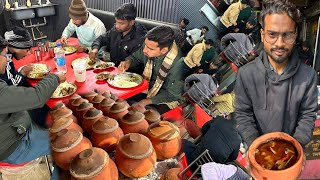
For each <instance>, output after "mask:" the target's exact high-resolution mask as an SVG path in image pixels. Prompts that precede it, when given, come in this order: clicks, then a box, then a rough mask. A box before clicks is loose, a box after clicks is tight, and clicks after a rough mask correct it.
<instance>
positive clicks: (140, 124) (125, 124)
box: [119, 111, 149, 134]
mask: <svg viewBox="0 0 320 180" xmlns="http://www.w3.org/2000/svg"><path fill="white" fill-rule="evenodd" d="M119 124H120V127H121V129H122V130H123V133H124V134H128V133H140V134H146V133H147V131H148V127H149V124H148V122H147V121H146V120H145V119H144V115H143V114H142V113H141V112H139V111H129V112H128V113H127V114H126V115H124V116H123V117H122V118H121V119H120V120H119Z"/></svg>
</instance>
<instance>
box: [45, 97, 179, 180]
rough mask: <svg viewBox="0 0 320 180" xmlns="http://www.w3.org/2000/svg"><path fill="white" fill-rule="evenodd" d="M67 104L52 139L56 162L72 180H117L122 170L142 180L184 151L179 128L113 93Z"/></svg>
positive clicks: (60, 109)
mask: <svg viewBox="0 0 320 180" xmlns="http://www.w3.org/2000/svg"><path fill="white" fill-rule="evenodd" d="M67 104H68V107H69V108H70V109H69V108H68V107H66V106H65V105H63V104H60V105H59V106H57V107H56V108H55V109H54V110H52V112H51V116H52V119H54V123H53V125H52V127H51V128H50V134H51V139H52V140H51V146H52V151H53V153H52V154H53V159H54V161H55V162H56V163H57V165H58V166H59V167H61V168H62V169H64V170H68V171H69V172H70V174H71V176H72V179H90V180H100V179H106V180H117V179H118V169H119V171H120V172H121V173H122V174H123V175H125V176H127V177H129V178H139V177H143V176H146V175H148V174H149V173H150V172H151V171H152V170H153V169H154V167H155V164H156V162H157V159H158V160H165V159H169V158H172V157H174V156H176V155H177V154H178V152H179V150H180V147H181V145H180V143H181V139H180V136H179V130H178V128H177V127H176V126H175V125H173V124H171V123H170V122H167V121H161V116H160V114H159V113H158V112H157V111H156V110H146V109H145V107H142V106H139V105H134V106H132V107H130V106H129V104H128V103H127V102H126V101H124V100H121V99H119V98H117V97H116V96H115V95H114V94H112V93H110V92H109V91H106V92H101V93H96V92H94V91H92V92H88V93H85V94H80V95H78V94H76V95H73V96H72V98H71V99H70V101H69V102H68V103H67ZM72 111H73V113H74V115H75V116H74V115H73V113H72ZM77 119H78V122H79V124H77ZM92 146H93V147H92ZM108 153H110V155H114V158H115V162H114V161H112V159H111V158H110V157H109V154H108ZM111 157H113V156H111Z"/></svg>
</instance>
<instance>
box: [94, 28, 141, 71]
mask: <svg viewBox="0 0 320 180" xmlns="http://www.w3.org/2000/svg"><path fill="white" fill-rule="evenodd" d="M146 33H147V30H146V29H145V28H144V27H143V26H142V25H140V24H137V23H135V25H134V26H133V27H132V29H131V31H130V32H129V33H128V34H126V35H125V36H122V33H121V32H118V31H117V30H116V28H115V26H114V27H113V28H112V29H111V30H110V31H108V32H107V33H105V34H103V35H101V36H99V37H98V38H97V39H95V40H94V41H93V43H92V49H100V48H101V47H102V46H106V47H107V48H106V51H107V52H110V60H111V61H112V62H114V63H115V64H116V66H118V65H119V64H120V62H121V61H123V60H124V59H125V58H126V57H128V56H130V55H131V54H132V53H134V52H135V51H137V50H138V49H139V48H140V47H141V45H142V44H143V41H144V36H145V35H146Z"/></svg>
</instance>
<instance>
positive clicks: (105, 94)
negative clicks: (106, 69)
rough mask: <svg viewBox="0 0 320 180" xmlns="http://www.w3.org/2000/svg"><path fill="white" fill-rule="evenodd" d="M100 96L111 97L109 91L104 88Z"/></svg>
mask: <svg viewBox="0 0 320 180" xmlns="http://www.w3.org/2000/svg"><path fill="white" fill-rule="evenodd" d="M101 95H102V96H104V97H106V98H110V97H111V92H110V91H109V90H106V91H105V92H104V93H102V94H101Z"/></svg>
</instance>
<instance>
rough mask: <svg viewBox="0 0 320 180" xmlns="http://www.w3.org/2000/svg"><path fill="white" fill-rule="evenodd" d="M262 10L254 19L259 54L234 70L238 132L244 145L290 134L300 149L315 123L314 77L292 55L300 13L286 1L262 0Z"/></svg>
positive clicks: (315, 84) (309, 137)
mask: <svg viewBox="0 0 320 180" xmlns="http://www.w3.org/2000/svg"><path fill="white" fill-rule="evenodd" d="M264 7H265V8H264V9H263V10H262V11H261V16H260V18H261V19H260V24H261V25H262V29H261V39H262V42H263V44H264V51H262V53H261V54H260V56H259V57H257V58H256V60H255V61H252V62H251V63H249V64H247V65H245V66H243V67H241V68H240V69H239V72H238V78H237V82H236V86H235V94H236V100H235V112H236V120H237V123H238V125H239V126H238V129H239V132H240V133H241V135H242V137H243V140H244V141H245V143H246V144H247V145H248V146H249V145H250V144H251V143H252V141H254V140H255V139H256V138H257V137H258V136H260V135H262V134H266V133H269V132H275V131H281V132H285V133H287V134H290V135H291V136H293V137H294V138H295V139H297V140H298V141H299V142H300V143H301V145H302V146H305V145H306V144H307V143H308V142H309V141H310V140H311V137H312V131H313V128H314V121H315V119H316V111H317V88H316V86H317V77H316V73H315V71H314V70H313V69H312V68H310V67H308V66H307V65H305V64H303V63H301V60H300V59H299V56H298V54H297V52H296V51H295V50H294V45H295V42H296V39H297V35H298V32H297V31H298V28H297V27H298V23H299V22H300V19H301V13H300V11H299V10H298V9H296V7H295V6H294V5H293V4H292V3H290V2H289V1H288V0H267V1H265V4H264Z"/></svg>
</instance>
